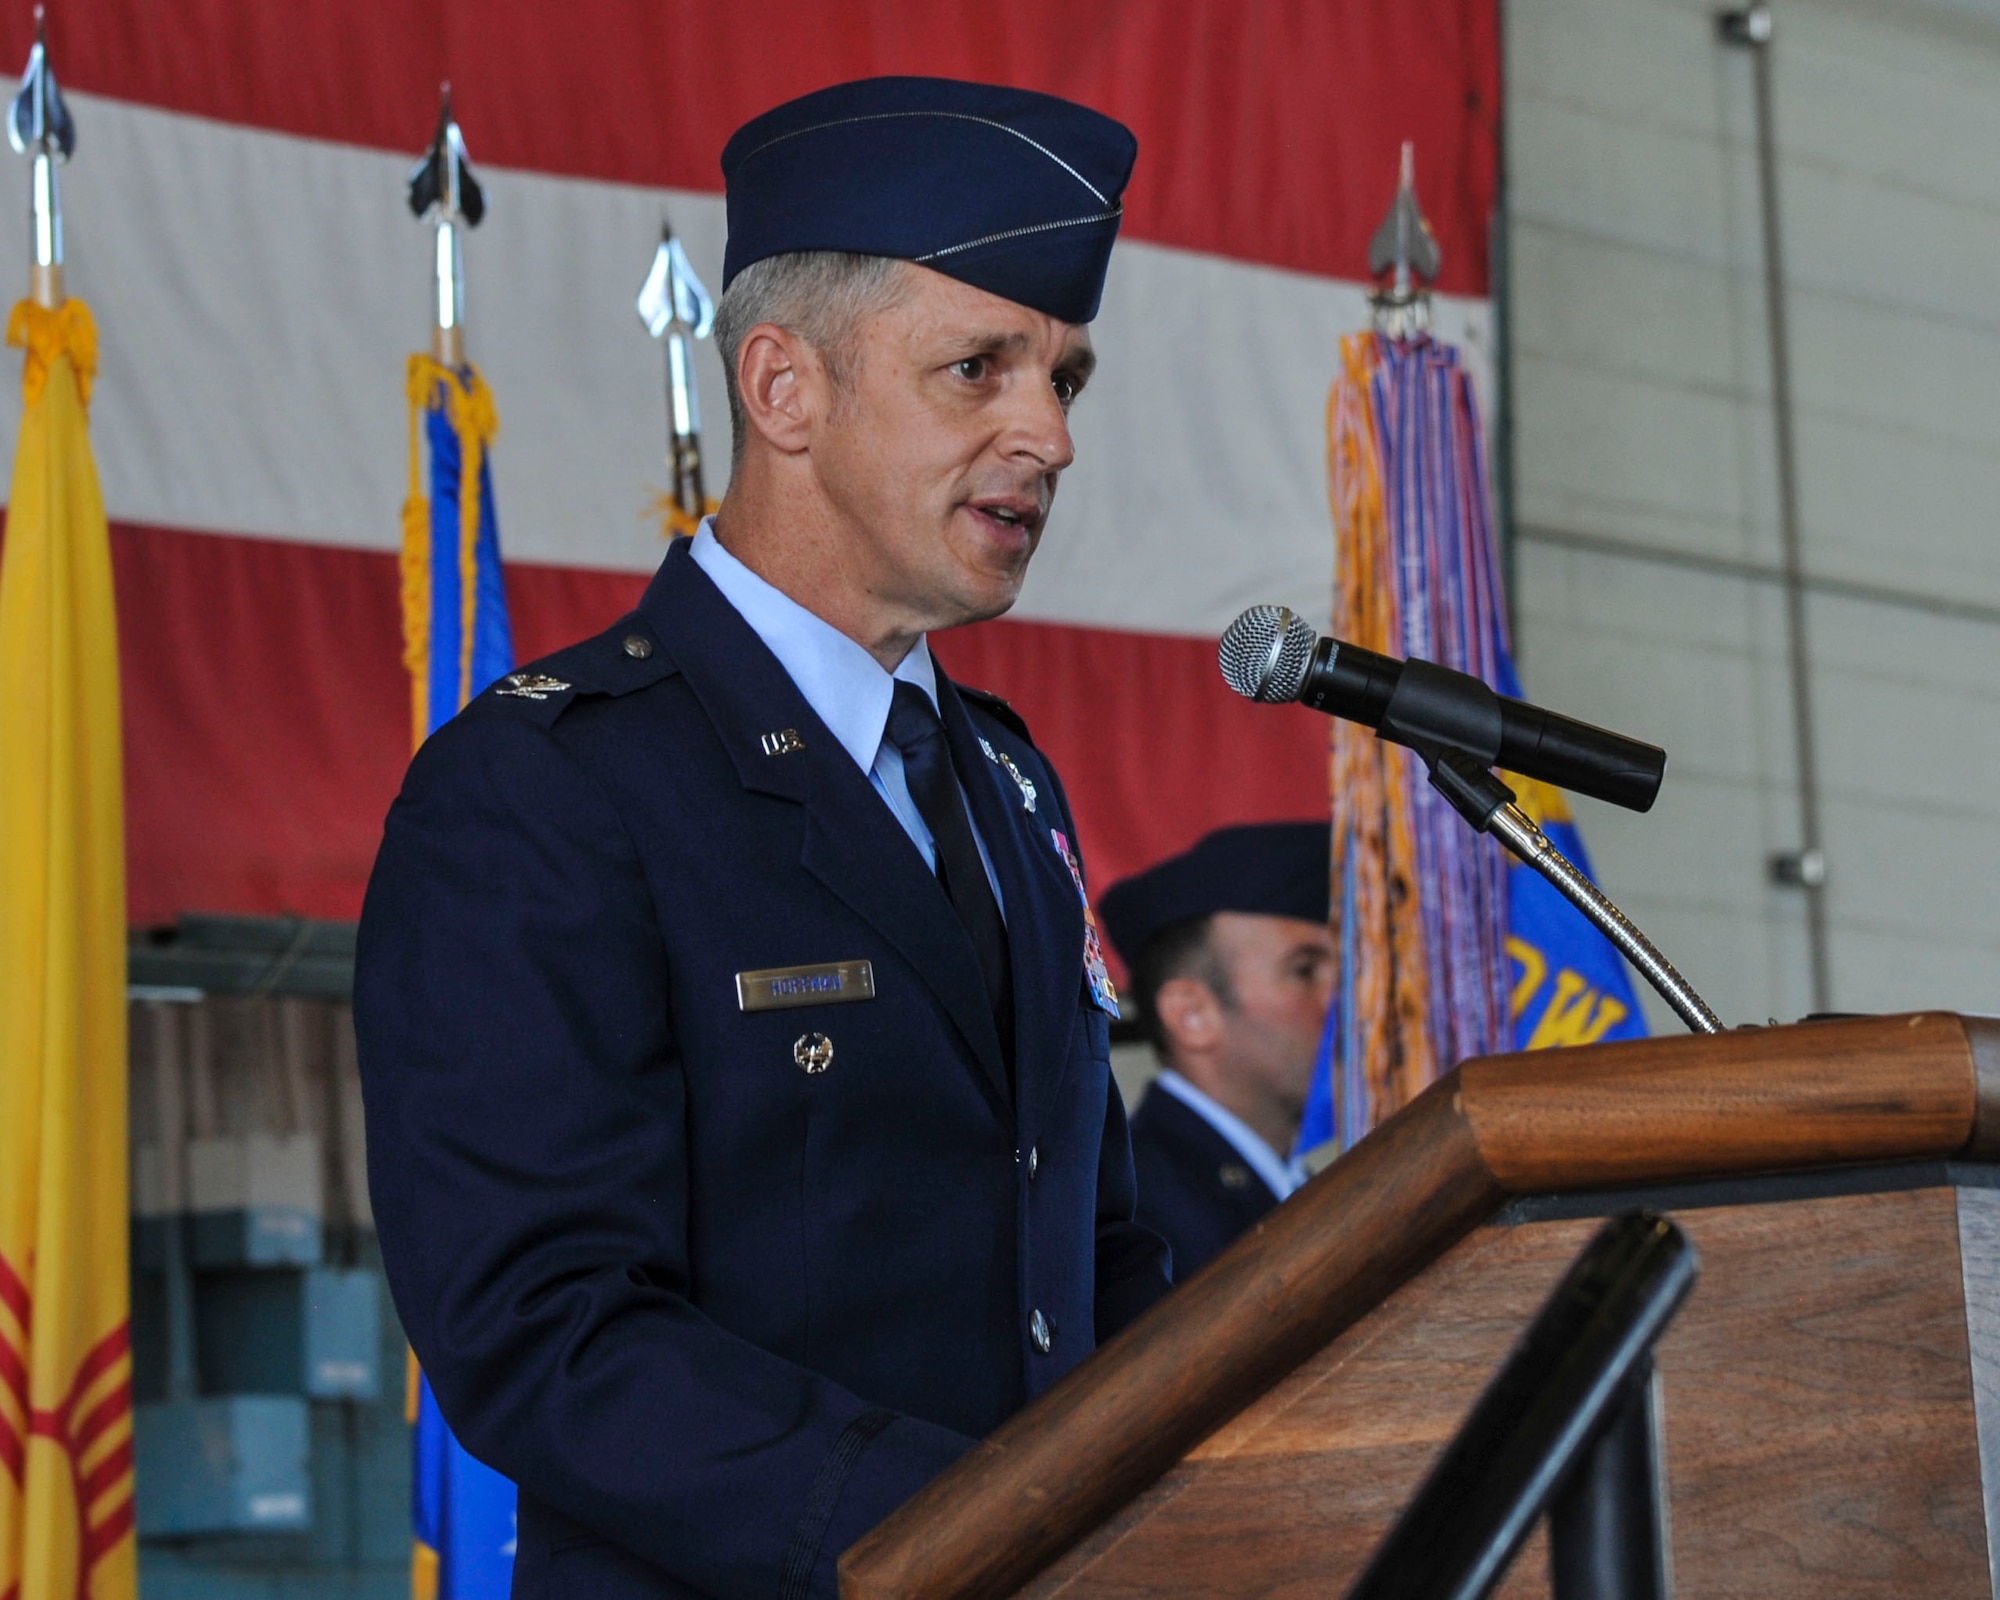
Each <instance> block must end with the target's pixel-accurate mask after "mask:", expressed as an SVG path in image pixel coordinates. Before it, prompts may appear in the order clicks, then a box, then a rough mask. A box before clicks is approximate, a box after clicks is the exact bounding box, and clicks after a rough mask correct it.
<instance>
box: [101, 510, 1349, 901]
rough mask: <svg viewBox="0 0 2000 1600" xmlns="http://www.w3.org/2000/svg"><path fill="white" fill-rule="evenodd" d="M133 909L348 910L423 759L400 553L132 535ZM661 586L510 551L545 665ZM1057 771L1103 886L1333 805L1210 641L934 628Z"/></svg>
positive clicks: (122, 550)
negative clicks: (1220, 665) (1243, 695)
mask: <svg viewBox="0 0 2000 1600" xmlns="http://www.w3.org/2000/svg"><path fill="white" fill-rule="evenodd" d="M112 541H113V553H114V557H115V560H116V563H117V575H118V594H119V633H120V650H121V654H122V659H123V664H124V684H125V740H126V751H125V755H126V760H125V771H126V787H127V807H128V816H129V818H130V822H129V833H130V838H131V854H130V866H129V875H130V883H131V895H132V901H131V906H132V916H133V920H134V921H135V922H136V923H140V924H158V923H164V922H168V921H171V920H172V919H173V917H174V916H175V915H176V914H177V913H179V912H181V911H185V910H203V911H234V912H245V913H253V914H273V913H279V912H295V913H298V914H301V915H306V916H319V917H332V918H340V919H350V918H353V917H355V916H357V915H359V913H360V906H361V894H362V889H363V887H364V886H365V884H366V882H367V877H368V870H369V868H370V866H371V865H372V864H373V861H374V855H375V849H376V846H377V844H378V843H379V841H380V839H381V832H382V819H383V816H384V815H385V814H386V813H387V811H388V807H389V802H390V801H391V799H393V798H394V796H395V792H396V789H397V786H398V784H399V783H400V782H401V778H402V771H403V767H404V764H405V763H406V762H407V760H408V755H409V752H408V737H409V736H408V721H407V719H408V715H409V709H408V708H409V695H408V690H407V686H406V682H405V679H404V676H403V669H402V665H401V638H400V634H399V631H398V630H399V623H398V616H397V574H396V559H395V557H394V556H393V555H390V554H388V553H386V552H377V551H366V550H351V549H338V548H333V547H329V546H324V545H307V544H297V543H290V542H284V541H277V540H258V539H239V538H230V537H224V536H220V535H214V534H193V533H181V532H171V531H166V530H161V529H154V528H139V527H132V526H127V525H119V526H116V527H114V528H113V530H112ZM646 581H647V580H646V578H645V577H644V576H643V575H639V574H634V573H617V572H597V571H590V570H585V569H579V568H559V567H544V566H534V565H526V564H513V565H510V566H509V567H508V569H507V596H508V605H509V608H510V610H511V613H512V618H513V626H514V638H515V642H516V647H517V651H518V654H519V655H520V658H521V659H522V660H523V661H528V660H531V659H533V658H535V657H536V656H539V655H543V654H546V653H548V652H549V651H551V650H554V649H556V648H558V647H560V646H562V645H564V644H567V643H570V642H573V641H574V640H577V639H580V638H584V637H586V636H588V635H590V634H592V633H595V632H598V631H599V630H601V629H603V628H606V627H608V626H610V625H611V624H612V623H613V622H615V621H616V620H617V619H618V618H619V617H620V616H621V615H623V614H624V613H625V612H627V611H629V610H630V609H631V608H632V607H633V606H634V605H635V604H636V603H637V601H638V598H639V596H640V594H641V593H642V592H643V590H644V587H645V584H646ZM937 645H938V654H939V657H940V659H941V660H943V661H944V662H945V663H946V665H947V667H948V668H949V670H951V671H952V672H953V673H954V674H955V675H958V676H961V677H963V679H964V680H965V681H967V682H969V683H972V684H976V685H978V686H980V687H982V688H987V689H991V690H993V691H994V692H995V693H998V694H1002V695H1005V696H1006V697H1007V698H1008V699H1010V700H1011V701H1013V702H1014V704H1015V705H1016V706H1017V707H1018V708H1019V709H1020V710H1021V712H1022V714H1023V716H1024V717H1025V718H1026V719H1027V721H1028V724H1029V726H1030V727H1031V729H1032V730H1033V732H1034V736H1035V739H1036V742H1037V743H1038V744H1040V745H1041V746H1042V748H1044V749H1045V750H1047V751H1048V752H1049V753H1050V755H1051V756H1052V758H1053V759H1054V761H1055V764H1056V766H1057V769H1058V771H1059V772H1060V773H1061V775H1062V778H1063V782H1064V784H1065V785H1066V786H1067V789H1068V792H1069V796H1070V799H1071V802H1072V804H1073V806H1074V809H1075V811H1076V813H1077V819H1078V832H1079V834H1080V836H1081V842H1082V846H1083V851H1084V855H1085V863H1086V866H1087V868H1088V870H1089V873H1090V881H1091V884H1092V890H1093V893H1096V892H1101V890H1102V889H1103V888H1104V886H1105V885H1107V884H1109V883H1111V882H1112V881H1114V880H1115V879H1117V878H1118V877H1121V876H1123V875H1124V874H1126V873H1127V872H1131V871H1135V870H1137V869H1138V868H1140V867H1143V866H1147V865H1149V864H1151V862H1153V861H1155V860H1157V859H1159V858H1160V857H1162V856H1164V855H1168V854H1171V853H1172V852H1174V851H1176V850H1180V849H1183V848H1185V847H1186V846H1187V845H1189V844H1191V843H1193V842H1194V840H1195V839H1197V838H1198V837H1200V836H1201V834H1203V833H1205V832H1207V831H1208V830H1209V829H1211V828H1216V827H1221V826H1223V825H1224V824H1226V823H1232V822H1248V821H1259V820H1270V819H1280V818H1288V817H1318V816H1323V815H1325V809H1326V794H1325V785H1326V777H1325V761H1326V754H1325V725H1324V723H1323V722H1322V721H1321V720H1320V719H1319V718H1317V717H1314V716H1313V715H1312V714H1311V713H1309V712H1304V711H1301V710H1298V709H1296V708H1291V707H1270V706H1254V705H1251V704H1249V703H1248V702H1247V701H1244V700H1241V699H1239V698H1237V697H1236V696H1234V695H1232V694H1231V693H1230V692H1229V691H1228V689H1227V688H1226V687H1225V686H1224V685H1223V683H1222V680H1221V677H1220V675H1219V674H1218V673H1217V671H1216V666H1215V646H1214V644H1213V643H1212V642H1211V641H1209V640H1206V639H1198V638H1184V637H1173V636H1166V635H1158V634H1140V633H1131V632H1125V631H1121V630H1114V629H1108V628H1081V627H1070V626H1060V625H1056V624H1050V623H1037V622H1011V621H1001V622H992V623H984V624H981V625H979V626H977V627H972V628H963V629H958V630H955V631H954V632H951V633H947V634H940V635H939V636H938V639H937Z"/></svg>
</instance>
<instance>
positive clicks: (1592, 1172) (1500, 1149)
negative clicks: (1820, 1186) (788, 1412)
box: [840, 1011, 2000, 1600]
mask: <svg viewBox="0 0 2000 1600" xmlns="http://www.w3.org/2000/svg"><path fill="white" fill-rule="evenodd" d="M1951 1160H1959V1161H1973V1162H1989V1161H1994V1160H2000V1018H1988V1017H1968V1016H1959V1015H1956V1014H1954V1013H1951V1012H1935V1011H1933V1012H1917V1013H1913V1014H1910V1015H1905V1016H1892V1017H1854V1018H1840V1019H1835V1020H1828V1021H1820V1022H1808V1023H1797V1024H1792V1025H1789V1026H1784V1027H1770V1028H1741V1029H1736V1030H1732V1031H1730V1032H1726V1033H1720V1034H1707V1035H1699V1034H1698V1035H1692V1036H1681V1037H1673V1038H1661V1039H1638V1040H1631V1041H1627V1042H1622V1043H1617V1044H1607V1045H1594V1046H1586V1047H1582V1048H1578V1049H1573V1050H1556V1051H1541V1052H1536V1053H1534V1054H1525V1053H1521V1054H1512V1055H1503V1056H1486V1057H1481V1058H1479V1059H1476V1060H1473V1061H1468V1062H1465V1063H1464V1064H1462V1065H1461V1066H1459V1067H1458V1068H1456V1069H1455V1070H1454V1071H1452V1072H1451V1073H1449V1074H1447V1075H1446V1076H1445V1077H1444V1078H1442V1079H1440V1080H1439V1081H1438V1082H1437V1083H1435V1084H1433V1085H1432V1086H1431V1087H1430V1088H1429V1089H1428V1090H1426V1091H1425V1092H1424V1093H1423V1094H1422V1095H1421V1096H1419V1097H1418V1098H1417V1099H1416V1100H1415V1101H1413V1102H1412V1103H1411V1104H1410V1105H1408V1106H1406V1107H1405V1108H1404V1109H1403V1110H1402V1111H1401V1112H1399V1113H1397V1115H1395V1116H1394V1117H1391V1118H1390V1119H1389V1120H1388V1121H1387V1122H1385V1123H1383V1125H1382V1126H1381V1127H1379V1128H1377V1129H1376V1130H1375V1131H1374V1132H1373V1133H1372V1134H1370V1135H1369V1136H1368V1137H1367V1138H1366V1139H1364V1140H1362V1141H1361V1142H1360V1143H1359V1144H1358V1145H1356V1146H1355V1147H1354V1148H1353V1149H1352V1150H1350V1151H1348V1152H1347V1153H1346V1154H1345V1155H1344V1156H1342V1157H1341V1158H1340V1159H1339V1160H1338V1161H1336V1162H1335V1163H1334V1164H1333V1165H1332V1166H1330V1167H1328V1168H1327V1169H1326V1170H1325V1171H1324V1172H1322V1173H1321V1174H1320V1175H1319V1176H1318V1177H1317V1178H1315V1179H1314V1180H1313V1181H1312V1182H1311V1183H1309V1184H1308V1185H1306V1187H1305V1188H1304V1189H1302V1190H1300V1191H1299V1193H1298V1194H1297V1195H1295V1196H1293V1197H1292V1199H1290V1200H1289V1201H1287V1202H1286V1203H1285V1204H1284V1205H1282V1206H1280V1207H1279V1208H1278V1209H1277V1210H1276V1211H1275V1212H1273V1213H1272V1214H1271V1215H1270V1217H1269V1218H1268V1219H1267V1220H1266V1221H1265V1222H1263V1223H1262V1224H1260V1225H1259V1226H1258V1227H1256V1228H1255V1229H1253V1230H1252V1231H1251V1232H1250V1233H1249V1234H1247V1235H1246V1236H1245V1237H1244V1238H1242V1239H1241V1240H1239V1241H1238V1242H1237V1243H1236V1244H1235V1245H1234V1246H1233V1247H1232V1248H1231V1249H1230V1250H1228V1251H1227V1252H1225V1253H1224V1254H1223V1255H1222V1256H1221V1257H1219V1258H1218V1259H1217V1260H1216V1261H1214V1262H1213V1263H1211V1264H1210V1265H1209V1266H1208V1267H1207V1268H1206V1269H1205V1270H1204V1271H1202V1272H1201V1273H1199V1274H1198V1275H1197V1276H1196V1277H1195V1278H1193V1279H1192V1280H1191V1281H1190V1282H1188V1283H1187V1284H1186V1285H1184V1286H1183V1287H1182V1288H1180V1289H1179V1290H1178V1291H1177V1292H1176V1293H1175V1294H1174V1295H1172V1296H1171V1297H1170V1298H1169V1299H1168V1300H1166V1301H1165V1302H1163V1303H1162V1304H1161V1305H1160V1306H1158V1307H1156V1308H1155V1309H1154V1310H1153V1311H1151V1312H1150V1313H1148V1314H1147V1315H1146V1316H1145V1317H1144V1318H1142V1319H1141V1320H1140V1321H1139V1322H1138V1323H1137V1324H1136V1325H1134V1326H1133V1327H1132V1328H1130V1329H1128V1330H1126V1332H1125V1333H1124V1334H1122V1335H1121V1336H1120V1337H1119V1338H1118V1339H1116V1340H1115V1341H1113V1342H1112V1343H1111V1344H1109V1345H1107V1346H1106V1347H1105V1348H1104V1349H1102V1350H1100V1351H1099V1352H1098V1353H1097V1354H1096V1355H1094V1356H1093V1357H1092V1358H1091V1359H1090V1360H1088V1361H1086V1362H1085V1363H1084V1364H1083V1365H1082V1366H1081V1367H1079V1368H1078V1369H1077V1370H1076V1371H1075V1372H1073V1373H1071V1374H1070V1375H1069V1377H1068V1378H1066V1379H1065V1380H1064V1381H1063V1382H1062V1383H1061V1384H1059V1385H1058V1386H1057V1387H1056V1388H1054V1389H1053V1390H1051V1391H1050V1392H1049V1393H1048V1394H1046V1395H1044V1396H1042V1398H1041V1399H1040V1400H1038V1401H1037V1402H1036V1403H1035V1404H1034V1405H1032V1406H1030V1407H1028V1408H1027V1409H1026V1410H1025V1411H1022V1412H1021V1413H1019V1414H1018V1415H1017V1416H1015V1417H1014V1418H1012V1419H1011V1420H1009V1421H1008V1422H1007V1423H1006V1424H1004V1425H1003V1426H1002V1427H1001V1428H1000V1429H999V1430H998V1431H997V1432H996V1433H994V1434H993V1436H992V1437H991V1438H989V1439H987V1440H985V1441H984V1442H983V1443H982V1444H981V1445H980V1446H979V1447H978V1448H977V1449H975V1450H973V1451H972V1452H971V1453H970V1454H969V1455H967V1456H965V1457H964V1458H963V1459H962V1460H960V1461H959V1462H958V1463H957V1464H956V1465H955V1466H953V1467H952V1468H951V1469H950V1470H949V1471H947V1472H946V1473H944V1474H943V1475H942V1476H941V1477H939V1478H938V1479H937V1480H936V1481H935V1482H933V1483H932V1484H930V1485H929V1486H928V1487H927V1488H925V1489H924V1490H922V1491H921V1492H920V1493H919V1494H917V1495H916V1496H915V1497H914V1498H913V1499H912V1500H911V1501H910V1502H909V1503H908V1504H907V1505H905V1506H904V1507H903V1508H902V1509H901V1510H900V1511H898V1512H897V1513H896V1514H895V1515H894V1516H892V1517H890V1518H889V1519H888V1520H887V1521H886V1522H884V1523H883V1524H882V1525H881V1526H880V1527H878V1528H876V1529H875V1530H874V1531H873V1532H872V1533H870V1534H869V1535H867V1536H866V1537H865V1538H863V1539H862V1540H861V1541H860V1542H859V1543H857V1544H856V1545H855V1546H854V1547H853V1548H852V1549H851V1550H849V1551H848V1552H847V1554H846V1555H845V1556H844V1557H843V1558H842V1560H841V1564H840V1573H841V1593H842V1596H843V1600H892V1597H894V1600H917V1597H922V1600H988V1597H997V1596H1000V1595H1004V1594H1008V1593H1011V1592H1012V1591H1013V1590H1015V1589H1017V1588H1019V1587H1020V1586H1021V1585H1022V1584H1023V1583H1024V1582H1026V1581H1027V1579H1029V1578H1030V1577H1032V1576H1033V1575H1034V1574H1035V1573H1036V1572H1039V1571H1040V1570H1041V1569H1042V1568H1043V1567H1045V1566H1047V1565H1048V1564H1049V1563H1050V1562H1051V1561H1053V1560H1054V1559H1055V1558H1056V1557H1058V1556H1060V1555H1061V1554H1063V1553H1064V1552H1065V1551H1066V1550H1068V1549H1069V1548H1070V1547H1071V1546H1072V1545H1073V1544H1075V1543H1076V1542H1077V1541H1078V1540H1079V1539H1081V1538H1082V1537H1083V1536H1084V1535H1085V1534H1087V1533H1089V1532H1090V1531H1091V1530H1092V1529H1094V1528H1095V1527H1097V1526H1098V1525H1099V1524H1100V1523H1102V1522H1103V1521H1104V1520H1105V1519H1106V1518H1107V1517H1109V1516H1111V1515H1112V1514H1113V1513H1114V1512H1116V1511H1117V1510H1118V1509H1119V1508H1120V1507H1122V1506H1123V1505H1124V1504H1125V1503H1126V1502H1127V1501H1129V1500H1130V1499H1131V1498H1132V1497H1133V1496H1135V1495H1136V1494H1138V1493H1139V1492H1140V1491H1141V1490H1143V1489H1145V1488H1146V1487H1147V1486H1148V1485H1150V1484H1151V1483H1152V1482H1153V1481H1154V1480H1155V1479H1157V1478H1158V1477H1159V1476H1160V1475H1161V1474H1162V1473H1163V1472H1165V1471H1166V1470H1167V1469H1168V1468H1169V1467H1171V1466H1172V1465H1173V1464H1174V1463H1175V1462H1176V1461H1178V1460H1179V1459H1180V1457H1181V1456H1182V1455H1183V1454H1184V1453H1185V1452H1186V1451H1187V1450H1188V1449H1189V1448H1190V1447H1192V1446H1193V1445H1194V1444H1195V1443H1196V1442H1198V1441H1199V1440H1200V1439H1201V1438H1202V1437H1203V1436H1204V1435H1206V1434H1207V1433H1209V1432H1210V1431H1212V1430H1213V1429H1214V1428H1215V1427H1217V1426H1218V1425H1220V1424H1221V1423H1222V1422H1223V1421H1225V1420H1227V1419H1228V1418H1229V1417H1231V1416H1233V1415H1234V1414H1235V1413H1236V1412H1238V1411H1240V1410H1241V1409H1242V1408H1243V1407H1244V1406H1246V1405H1248V1404H1250V1402H1251V1401H1253V1400H1255V1399H1256V1398H1257V1397H1258V1396H1259V1395H1261V1394H1263V1393H1264V1392H1265V1390H1267V1389H1268V1388H1269V1387H1270V1386H1271V1385H1272V1384H1273V1383H1275V1382H1277V1381H1278V1380H1279V1379H1280V1378H1282V1377H1284V1376H1285V1375H1286V1374H1287V1373H1288V1372H1290V1371H1291V1370H1292V1369H1293V1368H1294V1367H1296V1366H1297V1365H1298V1364H1299V1363H1300V1362H1301V1361H1303V1360H1304V1359H1305V1358H1306V1357H1307V1356H1309V1355H1311V1354H1312V1353H1313V1352H1314V1351H1316V1350H1318V1349H1320V1348H1321V1347H1322V1346H1324V1345H1325V1344H1326V1343H1327V1342H1328V1341H1330V1340H1331V1339H1332V1338H1333V1337H1334V1336H1335V1335H1337V1334H1338V1333H1339V1332H1340V1331H1341V1330H1342V1329H1343V1328H1345V1327H1347V1326H1348V1325H1349V1324H1350V1323H1352V1322H1353V1321H1355V1320H1356V1319H1357V1318H1358V1317H1360V1316H1361V1315H1362V1314H1364V1313H1365V1312H1367V1311H1368V1310H1369V1309H1371V1308H1372V1307H1373V1306H1374V1305H1376V1304H1377V1303H1378V1302H1379V1301H1381V1300H1382V1299H1384V1298H1385V1297H1386V1296H1387V1295H1388V1294H1390V1293H1391V1292H1392V1291H1393V1290H1395V1289H1396V1288H1397V1287H1398V1286H1399V1285H1401V1284H1402V1283H1404V1282H1407V1281H1408V1280H1409V1279H1410V1278H1411V1277H1413V1276H1415V1275H1416V1273H1418V1272H1419V1271H1421V1270H1422V1269H1423V1268H1424V1267H1425V1266H1427V1265H1428V1264H1429V1263H1430V1262H1431V1261H1433V1260H1435V1259H1436V1258H1437V1257H1438V1256H1440V1255H1441V1254H1443V1253H1444V1251H1445V1250H1447V1249H1449V1248H1450V1247H1451V1246H1452V1245H1453V1244H1455V1243H1456V1242H1457V1241H1458V1240H1459V1239H1460V1238H1462V1237H1463V1236H1464V1235H1465V1234H1467V1233H1468V1232H1470V1231H1471V1230H1472V1229H1473V1228H1475V1227H1477V1226H1479V1225H1480V1224H1481V1223H1483V1222H1486V1221H1488V1220H1489V1219H1491V1218H1492V1217H1493V1215H1494V1214H1495V1213H1496V1212H1497V1211H1499V1210H1500V1208H1501V1207H1502V1206H1504V1205H1506V1204H1507V1203H1508V1202H1509V1201H1510V1200H1514V1199H1516V1198H1518V1197H1523V1196H1545V1197H1546V1196H1563V1195H1580V1194H1586V1193H1590V1192H1594V1191H1614V1190H1620V1189H1633V1188H1646V1187H1653V1186H1679V1185H1684V1184H1689V1183H1695V1182H1702V1183H1705V1184H1709V1185H1711V1186H1712V1185H1713V1183H1714V1181H1716V1180H1732V1179H1740V1178H1746V1177H1753V1176H1760V1175H1763V1176H1777V1175H1783V1174H1797V1173H1806V1172H1813V1171H1818V1170H1822V1169H1837V1168H1852V1167H1867V1166H1897V1165H1901V1166H1903V1167H1908V1166H1910V1165H1913V1164H1922V1163H1941V1162H1946V1161H1951Z"/></svg>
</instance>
